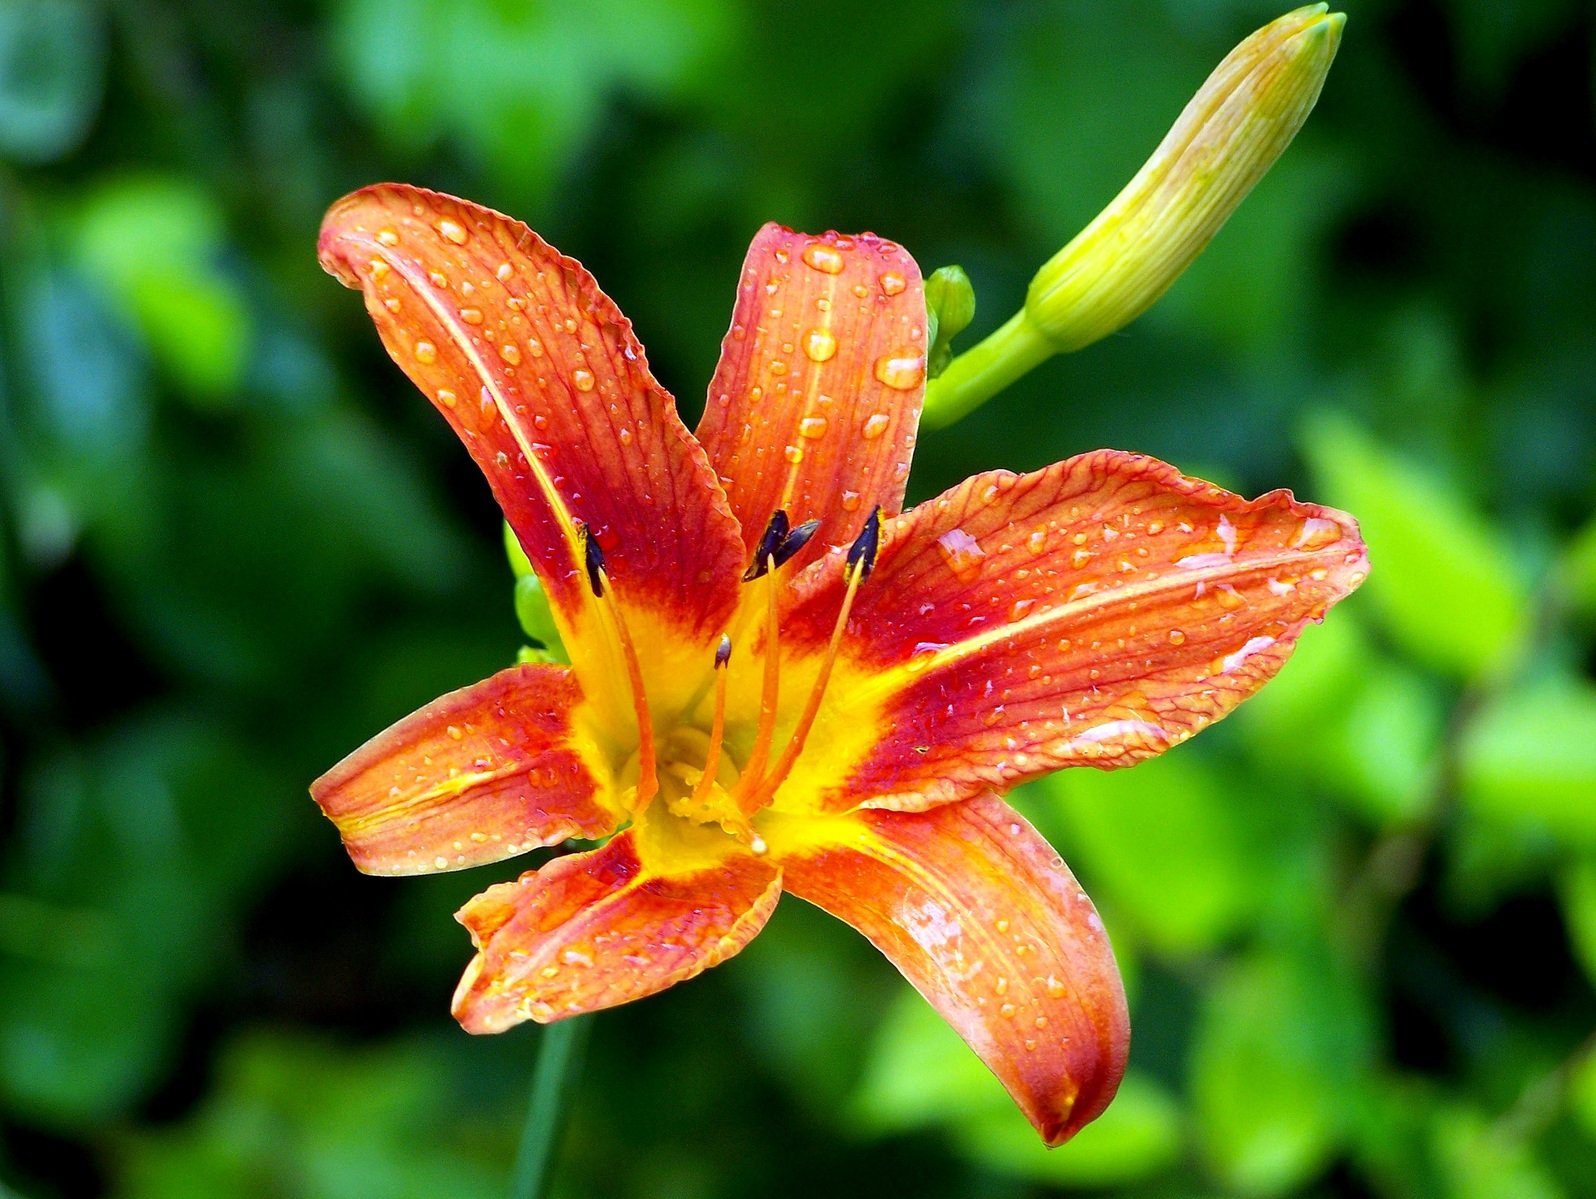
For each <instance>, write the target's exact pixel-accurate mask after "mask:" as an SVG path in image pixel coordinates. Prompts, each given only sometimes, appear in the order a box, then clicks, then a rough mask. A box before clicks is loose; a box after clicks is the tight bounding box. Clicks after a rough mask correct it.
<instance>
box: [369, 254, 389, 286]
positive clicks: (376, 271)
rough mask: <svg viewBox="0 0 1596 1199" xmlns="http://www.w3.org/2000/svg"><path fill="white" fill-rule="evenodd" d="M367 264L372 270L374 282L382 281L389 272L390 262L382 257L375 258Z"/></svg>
mask: <svg viewBox="0 0 1596 1199" xmlns="http://www.w3.org/2000/svg"><path fill="white" fill-rule="evenodd" d="M366 265H367V267H368V268H369V269H370V271H371V278H372V281H373V282H377V283H380V282H381V281H382V279H383V277H384V276H385V275H387V273H388V264H387V263H386V262H384V261H383V260H382V259H380V258H373V259H372V260H371V261H370V262H369V263H367V264H366Z"/></svg>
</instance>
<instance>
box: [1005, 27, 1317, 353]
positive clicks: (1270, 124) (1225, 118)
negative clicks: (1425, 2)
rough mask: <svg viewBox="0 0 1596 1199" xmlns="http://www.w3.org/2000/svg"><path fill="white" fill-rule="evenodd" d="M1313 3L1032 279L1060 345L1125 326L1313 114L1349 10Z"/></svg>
mask: <svg viewBox="0 0 1596 1199" xmlns="http://www.w3.org/2000/svg"><path fill="white" fill-rule="evenodd" d="M1327 8H1328V6H1327V5H1325V4H1314V5H1310V6H1309V7H1307V8H1299V9H1297V10H1296V11H1295V12H1291V13H1287V14H1286V15H1285V16H1283V17H1281V18H1279V19H1278V20H1276V21H1273V22H1271V23H1270V24H1268V25H1265V26H1264V27H1263V28H1262V29H1260V30H1258V31H1257V32H1256V33H1254V34H1253V35H1252V36H1251V37H1249V38H1247V39H1246V40H1245V41H1243V42H1242V43H1241V44H1240V45H1239V46H1237V47H1236V48H1235V49H1234V50H1232V51H1231V52H1230V54H1229V55H1228V56H1226V58H1225V60H1224V61H1223V62H1221V63H1220V64H1219V66H1218V68H1216V69H1215V71H1214V73H1213V74H1212V75H1210V76H1209V77H1208V80H1207V82H1206V83H1204V84H1203V86H1202V87H1201V89H1199V90H1198V92H1197V94H1196V95H1195V96H1193V97H1192V99H1191V102H1190V103H1189V104H1187V105H1186V108H1185V111H1183V112H1182V113H1181V114H1180V119H1179V120H1177V121H1176V122H1175V124H1174V127H1173V128H1171V129H1170V131H1169V133H1168V134H1167V135H1166V136H1165V137H1164V140H1163V142H1162V143H1161V144H1160V145H1159V147H1158V149H1157V150H1155V151H1154V152H1153V156H1152V157H1151V158H1149V159H1148V160H1147V163H1146V165H1144V166H1143V167H1142V169H1141V170H1140V171H1139V172H1137V174H1136V177H1135V178H1134V179H1132V180H1131V181H1130V183H1129V184H1127V185H1126V187H1125V189H1124V190H1123V191H1122V192H1120V194H1119V195H1118V196H1116V197H1115V198H1114V201H1113V203H1111V204H1110V205H1109V206H1108V207H1107V208H1105V209H1104V210H1103V211H1102V212H1101V213H1100V214H1098V216H1097V218H1096V219H1095V220H1093V221H1092V223H1091V224H1090V225H1088V226H1087V227H1086V228H1085V229H1083V230H1082V231H1081V232H1080V234H1078V235H1077V236H1076V238H1075V239H1074V240H1073V241H1071V242H1070V243H1069V244H1068V245H1067V246H1065V247H1064V248H1063V249H1062V250H1060V251H1059V252H1058V253H1057V254H1055V255H1054V256H1053V258H1052V259H1051V260H1049V261H1048V263H1047V264H1046V265H1045V266H1043V267H1042V269H1041V270H1040V271H1038V272H1037V274H1036V277H1035V278H1034V279H1033V280H1032V281H1031V286H1030V290H1029V292H1028V293H1027V294H1026V298H1025V313H1026V316H1027V317H1028V319H1029V321H1030V323H1031V324H1033V325H1034V326H1035V327H1036V329H1037V330H1038V331H1039V332H1041V333H1042V334H1043V335H1044V336H1045V337H1046V338H1047V340H1048V341H1049V342H1050V343H1051V344H1052V346H1053V348H1054V349H1055V350H1056V351H1058V352H1068V351H1070V350H1078V349H1080V348H1081V347H1082V346H1086V345H1089V344H1091V343H1092V342H1094V341H1097V340H1098V339H1099V338H1102V337H1106V336H1108V335H1109V334H1110V333H1113V332H1115V331H1116V330H1118V329H1121V328H1123V327H1124V326H1125V325H1127V324H1129V323H1130V322H1131V321H1132V320H1134V319H1135V318H1136V317H1138V316H1140V315H1141V314H1142V313H1143V312H1145V311H1146V310H1147V308H1148V307H1149V306H1150V305H1151V304H1152V303H1153V301H1154V300H1156V299H1158V297H1159V296H1161V295H1162V294H1163V293H1164V291H1165V290H1166V289H1167V288H1168V287H1169V286H1170V284H1172V283H1173V282H1174V281H1175V280H1176V279H1177V278H1179V277H1180V274H1181V272H1182V271H1184V270H1185V269H1186V268H1187V267H1188V266H1190V265H1191V263H1192V261H1193V260H1194V259H1195V258H1196V257H1197V255H1198V254H1199V253H1201V252H1202V249H1203V247H1204V246H1206V245H1207V244H1208V241H1209V239H1210V238H1212V237H1213V236H1214V234H1215V233H1217V232H1218V231H1219V228H1220V226H1221V225H1223V224H1224V223H1225V221H1226V220H1227V219H1228V218H1229V217H1230V214H1231V213H1232V212H1234V211H1235V210H1236V207H1237V205H1239V204H1240V203H1241V201H1242V200H1243V199H1244V198H1245V197H1246V195H1247V193H1248V192H1249V191H1251V190H1252V187H1253V185H1254V184H1255V183H1257V182H1258V180H1259V179H1261V178H1263V176H1264V173H1265V172H1266V171H1268V169H1269V168H1270V167H1271V166H1272V165H1274V161H1275V159H1277V158H1279V157H1280V155H1281V153H1282V152H1284V150H1285V148H1286V147H1287V146H1288V145H1290V144H1291V139H1292V138H1293V137H1295V136H1296V133H1297V130H1298V129H1300V128H1302V124H1303V122H1304V121H1305V120H1307V117H1308V113H1309V112H1311V111H1312V109H1313V105H1314V102H1315V101H1316V100H1317V99H1318V98H1319V89H1320V88H1321V87H1322V86H1323V85H1324V80H1325V75H1326V74H1327V73H1328V71H1329V70H1330V63H1331V60H1332V59H1334V58H1335V54H1336V47H1337V46H1338V45H1339V44H1340V42H1341V27H1342V25H1343V23H1344V22H1345V20H1346V18H1345V16H1344V15H1343V14H1341V13H1330V12H1327V11H1326V10H1327Z"/></svg>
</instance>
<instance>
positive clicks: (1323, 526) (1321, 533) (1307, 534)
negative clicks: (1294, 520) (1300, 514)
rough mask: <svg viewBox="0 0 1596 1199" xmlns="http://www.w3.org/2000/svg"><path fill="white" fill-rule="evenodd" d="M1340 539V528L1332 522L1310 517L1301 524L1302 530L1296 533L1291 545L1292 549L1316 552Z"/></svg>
mask: <svg viewBox="0 0 1596 1199" xmlns="http://www.w3.org/2000/svg"><path fill="white" fill-rule="evenodd" d="M1340 539H1341V526H1340V525H1338V524H1336V522H1335V521H1333V520H1325V519H1323V518H1322V517H1318V516H1310V517H1309V518H1308V519H1307V520H1305V521H1303V522H1302V528H1301V529H1299V530H1298V531H1297V539H1296V540H1295V541H1293V542H1292V543H1291V548H1292V549H1297V550H1317V549H1322V548H1324V547H1325V546H1327V545H1331V544H1333V543H1334V542H1337V541H1339V540H1340Z"/></svg>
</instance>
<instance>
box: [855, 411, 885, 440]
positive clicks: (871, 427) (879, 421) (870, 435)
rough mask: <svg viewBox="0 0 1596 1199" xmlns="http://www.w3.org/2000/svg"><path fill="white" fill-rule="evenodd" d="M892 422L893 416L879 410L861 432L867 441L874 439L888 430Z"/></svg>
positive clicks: (867, 421)
mask: <svg viewBox="0 0 1596 1199" xmlns="http://www.w3.org/2000/svg"><path fill="white" fill-rule="evenodd" d="M891 423H892V418H891V417H890V416H888V415H887V414H886V413H885V412H878V413H876V414H875V415H874V416H872V417H870V418H869V419H868V420H866V421H865V423H864V428H863V429H861V430H860V431H859V432H860V433H861V434H862V435H863V436H864V439H865V440H866V441H874V440H875V439H876V438H878V437H880V436H881V435H882V434H883V433H885V432H886V431H887V426H888V425H890V424H891Z"/></svg>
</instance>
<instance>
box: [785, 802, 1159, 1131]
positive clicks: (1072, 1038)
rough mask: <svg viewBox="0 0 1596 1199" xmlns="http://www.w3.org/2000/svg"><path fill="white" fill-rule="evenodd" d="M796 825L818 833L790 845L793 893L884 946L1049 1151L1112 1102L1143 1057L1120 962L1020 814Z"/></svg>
mask: <svg viewBox="0 0 1596 1199" xmlns="http://www.w3.org/2000/svg"><path fill="white" fill-rule="evenodd" d="M790 823H791V824H792V825H794V826H795V827H796V828H797V829H798V835H799V836H805V835H806V833H807V834H808V835H809V836H810V837H811V838H812V839H811V840H809V841H808V842H807V843H799V844H797V845H794V846H792V847H790V848H789V847H787V846H785V845H783V846H782V847H781V850H780V851H779V852H781V854H782V857H781V864H782V874H783V885H784V886H785V888H786V889H787V890H789V891H791V892H792V893H793V894H794V895H797V896H800V897H801V898H803V899H807V900H808V901H809V902H810V903H813V904H816V905H817V906H819V907H821V908H824V909H825V910H826V911H828V912H830V913H831V914H832V915H833V916H836V917H837V918H838V919H841V920H845V921H847V922H848V923H849V924H851V925H853V926H854V927H855V928H857V929H858V930H859V931H860V932H862V933H863V934H864V935H865V936H866V937H868V938H870V941H871V943H872V944H873V945H875V947H876V948H877V949H879V950H881V952H882V953H884V954H886V955H887V957H888V958H889V959H890V960H891V962H892V964H893V965H894V966H896V967H897V968H898V969H899V970H900V971H902V972H903V976H904V977H905V978H907V979H908V980H909V981H910V982H911V983H913V984H914V986H915V989H916V990H918V991H919V992H920V994H922V995H924V996H925V997H926V998H927V999H928V1000H930V1002H931V1006H933V1007H934V1008H936V1009H937V1011H938V1012H939V1013H941V1015H942V1017H943V1019H945V1020H947V1022H948V1023H949V1024H951V1025H952V1026H953V1027H954V1029H956V1030H957V1031H958V1033H959V1035H960V1036H961V1037H963V1038H964V1039H965V1040H966V1041H967V1042H969V1045H970V1048H972V1049H974V1050H975V1052H976V1053H977V1054H979V1055H980V1057H981V1060H982V1061H984V1062H985V1063H986V1064H987V1066H988V1067H990V1068H991V1070H992V1072H993V1073H994V1074H996V1075H997V1076H998V1078H999V1080H1000V1081H1001V1082H1002V1083H1003V1085H1004V1086H1005V1087H1007V1088H1008V1090H1009V1094H1011V1095H1012V1096H1014V1100H1015V1102H1016V1103H1018V1104H1019V1105H1020V1108H1021V1109H1022V1110H1023V1111H1024V1112H1025V1115H1026V1118H1027V1119H1028V1120H1030V1121H1031V1123H1032V1124H1034V1125H1035V1126H1036V1130H1037V1131H1038V1132H1040V1133H1041V1134H1042V1137H1043V1139H1044V1140H1046V1141H1047V1143H1048V1144H1049V1145H1057V1144H1060V1143H1062V1142H1063V1141H1065V1140H1068V1139H1069V1138H1070V1137H1071V1136H1073V1135H1074V1134H1075V1133H1076V1132H1077V1131H1079V1130H1080V1128H1081V1127H1082V1126H1083V1125H1085V1124H1086V1123H1087V1122H1088V1121H1090V1120H1092V1119H1094V1118H1096V1117H1097V1115H1098V1114H1099V1113H1101V1112H1102V1110H1103V1109H1104V1108H1105V1107H1107V1106H1108V1101H1109V1100H1110V1099H1112V1098H1113V1097H1114V1091H1115V1089H1116V1088H1117V1087H1118V1086H1119V1080H1120V1076H1121V1075H1123V1074H1124V1072H1125V1057H1126V1054H1127V1052H1128V1051H1129V1047H1130V1024H1129V1018H1128V1016H1127V1014H1126V1010H1125V992H1124V990H1123V988H1122V986H1121V984H1120V978H1119V970H1118V968H1117V967H1116V966H1115V964H1114V953H1113V950H1112V949H1111V948H1110V947H1109V944H1108V937H1107V936H1106V934H1105V933H1104V932H1103V923H1102V921H1101V920H1099V919H1098V916H1097V912H1096V911H1095V910H1094V909H1093V907H1092V902H1091V900H1089V899H1088V898H1087V897H1086V894H1085V892H1083V891H1082V890H1081V889H1080V886H1079V885H1078V884H1077V883H1076V881H1075V878H1074V876H1073V875H1071V874H1070V872H1069V869H1068V867H1066V866H1065V865H1064V862H1063V860H1062V859H1061V858H1059V856H1058V855H1057V854H1055V853H1054V852H1053V850H1052V849H1051V847H1049V845H1048V844H1047V842H1046V841H1044V840H1043V839H1042V837H1041V835H1040V834H1038V833H1037V832H1036V830H1035V829H1033V828H1032V827H1031V826H1030V825H1029V824H1027V823H1026V822H1025V821H1024V820H1022V819H1021V818H1020V817H1019V815H1017V814H1016V813H1015V812H1014V810H1013V809H1012V808H1010V807H1009V806H1008V805H1007V804H1005V803H1004V802H1003V801H1002V800H1000V799H998V798H996V797H995V796H992V795H984V796H978V797H977V798H974V799H970V800H966V801H964V802H963V803H957V804H948V805H945V806H943V807H940V808H936V809H934V810H933V811H929V812H885V811H870V810H865V811H860V812H856V813H853V814H851V815H848V816H844V817H834V818H830V819H826V818H821V819H817V820H812V821H803V820H793V821H791V822H790ZM806 825H807V826H810V829H812V830H824V831H822V832H819V833H818V834H817V833H815V832H813V831H810V830H809V829H804V828H803V826H806ZM771 845H772V850H773V851H777V842H776V841H772V843H771Z"/></svg>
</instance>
